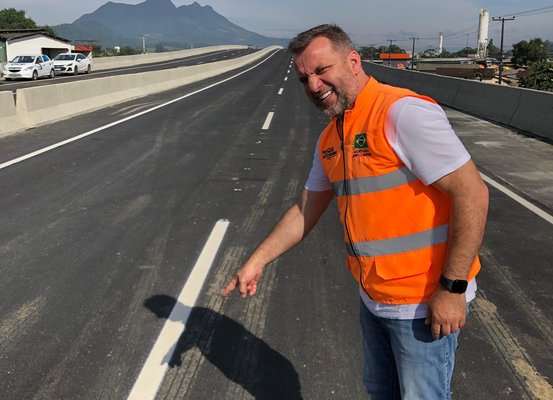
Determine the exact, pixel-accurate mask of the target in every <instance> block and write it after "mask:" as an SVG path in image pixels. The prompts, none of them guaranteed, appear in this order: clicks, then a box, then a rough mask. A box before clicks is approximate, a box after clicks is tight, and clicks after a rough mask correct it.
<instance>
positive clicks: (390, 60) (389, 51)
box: [388, 39, 397, 67]
mask: <svg viewBox="0 0 553 400" xmlns="http://www.w3.org/2000/svg"><path fill="white" fill-rule="evenodd" d="M388 42H390V46H388V67H389V66H390V65H392V43H394V42H397V40H394V39H388Z"/></svg>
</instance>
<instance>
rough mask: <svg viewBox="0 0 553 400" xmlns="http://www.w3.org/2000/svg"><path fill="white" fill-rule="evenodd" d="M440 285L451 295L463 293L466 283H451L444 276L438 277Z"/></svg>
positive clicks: (458, 280)
mask: <svg viewBox="0 0 553 400" xmlns="http://www.w3.org/2000/svg"><path fill="white" fill-rule="evenodd" d="M440 284H441V285H442V286H443V287H444V288H446V289H447V290H449V291H450V292H452V293H458V294H461V293H465V292H466V291H467V286H468V282H467V281H465V280H462V279H456V280H454V281H452V280H451V279H447V278H445V277H444V276H441V277H440Z"/></svg>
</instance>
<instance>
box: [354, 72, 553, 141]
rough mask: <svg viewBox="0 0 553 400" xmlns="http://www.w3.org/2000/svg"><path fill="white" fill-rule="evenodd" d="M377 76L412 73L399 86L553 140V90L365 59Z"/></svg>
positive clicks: (390, 80) (391, 79) (390, 77)
mask: <svg viewBox="0 0 553 400" xmlns="http://www.w3.org/2000/svg"><path fill="white" fill-rule="evenodd" d="M364 69H365V70H366V71H367V73H368V74H370V75H373V76H374V77H375V78H376V79H377V80H379V81H381V82H383V83H388V84H392V85H393V84H394V82H397V74H398V72H401V73H402V74H410V75H411V78H410V79H405V78H402V79H401V81H400V82H399V84H397V85H398V86H401V87H406V88H408V89H411V90H413V91H415V92H417V93H420V94H424V95H427V96H430V97H432V98H433V99H434V100H436V101H437V102H439V103H441V104H443V105H446V106H450V107H453V108H455V109H458V110H460V111H464V112H468V113H470V114H473V115H476V116H479V117H482V118H486V119H489V120H491V121H495V122H499V123H501V124H504V125H507V126H510V127H512V128H515V129H519V130H522V131H526V132H529V133H530V134H534V135H537V136H541V137H544V138H547V139H549V140H553V93H549V92H542V91H537V90H531V89H524V88H514V87H510V86H499V85H495V84H491V83H484V82H478V81H471V80H467V79H461V78H452V77H445V76H440V75H435V74H430V73H425V72H413V71H407V70H402V71H398V70H397V69H395V68H390V67H387V66H382V65H377V64H374V63H364Z"/></svg>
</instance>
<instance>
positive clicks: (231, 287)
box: [221, 275, 238, 297]
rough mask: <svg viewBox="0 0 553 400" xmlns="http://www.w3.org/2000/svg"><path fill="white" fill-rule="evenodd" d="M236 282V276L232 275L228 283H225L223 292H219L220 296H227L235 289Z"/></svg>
mask: <svg viewBox="0 0 553 400" xmlns="http://www.w3.org/2000/svg"><path fill="white" fill-rule="evenodd" d="M237 283H238V276H236V275H234V276H233V277H232V279H231V280H230V282H229V284H228V285H227V287H226V288H225V290H223V292H222V293H221V296H223V297H227V296H228V295H229V294H230V293H231V292H232V291H233V290H234V289H236V284H237Z"/></svg>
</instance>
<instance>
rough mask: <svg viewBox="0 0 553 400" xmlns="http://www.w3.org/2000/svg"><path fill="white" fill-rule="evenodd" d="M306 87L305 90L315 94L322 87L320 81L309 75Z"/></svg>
mask: <svg viewBox="0 0 553 400" xmlns="http://www.w3.org/2000/svg"><path fill="white" fill-rule="evenodd" d="M306 86H307V88H308V89H309V91H310V92H311V93H316V92H318V91H319V89H320V88H321V86H322V82H321V79H320V78H319V77H318V76H317V75H315V74H313V75H310V76H309V77H308V78H307V83H306Z"/></svg>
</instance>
